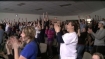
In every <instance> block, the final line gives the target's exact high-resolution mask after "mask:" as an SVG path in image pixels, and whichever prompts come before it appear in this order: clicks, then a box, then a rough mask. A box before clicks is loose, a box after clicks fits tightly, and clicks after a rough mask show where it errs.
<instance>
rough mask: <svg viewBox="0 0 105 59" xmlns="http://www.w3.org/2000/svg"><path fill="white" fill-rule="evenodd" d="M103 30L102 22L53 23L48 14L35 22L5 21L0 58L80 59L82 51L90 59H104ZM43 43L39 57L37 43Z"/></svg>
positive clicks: (0, 34) (1, 29)
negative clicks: (57, 56)
mask: <svg viewBox="0 0 105 59" xmlns="http://www.w3.org/2000/svg"><path fill="white" fill-rule="evenodd" d="M104 27H105V19H102V20H95V19H92V21H91V22H90V23H87V21H85V20H84V19H80V17H79V20H78V21H75V20H74V21H71V20H68V21H63V22H62V21H55V22H53V21H51V20H49V18H48V14H47V13H46V14H44V13H43V18H42V19H40V20H36V21H27V20H26V21H19V20H18V22H16V21H14V22H11V21H7V20H4V21H2V23H1V24H0V49H1V53H0V54H1V55H4V56H0V58H4V59H7V58H8V59H36V58H37V57H41V58H42V59H52V58H53V56H54V55H56V54H57V55H59V59H82V58H83V54H84V52H88V53H90V54H91V55H93V57H92V59H103V58H104V57H103V55H105V50H104V49H105V29H104ZM54 40H56V41H57V44H56V46H57V47H56V48H55V47H54V46H53V43H54ZM45 41H47V43H46V44H47V50H46V52H45V54H42V53H41V51H40V43H45ZM4 46H5V47H4ZM4 50H6V51H4ZM42 55H44V57H43V56H42ZM6 56H7V57H6ZM45 56H46V57H45Z"/></svg>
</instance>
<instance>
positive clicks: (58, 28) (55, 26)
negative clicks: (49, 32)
mask: <svg viewBox="0 0 105 59" xmlns="http://www.w3.org/2000/svg"><path fill="white" fill-rule="evenodd" d="M54 28H55V31H56V32H57V33H58V32H60V29H61V28H60V26H59V25H58V24H57V23H55V24H54Z"/></svg>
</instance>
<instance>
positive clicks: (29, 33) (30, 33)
mask: <svg viewBox="0 0 105 59" xmlns="http://www.w3.org/2000/svg"><path fill="white" fill-rule="evenodd" d="M22 31H23V32H24V34H25V37H27V38H28V39H30V40H33V39H34V38H35V32H36V31H35V28H34V27H32V26H26V27H24V28H23V29H22Z"/></svg>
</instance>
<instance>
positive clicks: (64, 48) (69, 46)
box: [54, 21, 78, 59]
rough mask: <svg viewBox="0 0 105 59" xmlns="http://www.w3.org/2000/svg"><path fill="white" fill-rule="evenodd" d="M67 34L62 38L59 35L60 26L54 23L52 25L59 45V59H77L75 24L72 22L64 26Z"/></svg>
mask: <svg viewBox="0 0 105 59" xmlns="http://www.w3.org/2000/svg"><path fill="white" fill-rule="evenodd" d="M66 27H67V31H68V33H65V34H64V35H63V36H62V35H61V33H60V30H61V29H60V26H58V24H57V23H56V24H55V25H54V28H55V31H56V34H57V39H58V42H59V43H60V59H76V58H77V50H76V47H77V42H78V36H77V34H76V32H75V31H76V30H77V29H76V28H77V26H76V23H75V22H74V21H69V22H68V23H67V24H66Z"/></svg>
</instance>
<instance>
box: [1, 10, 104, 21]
mask: <svg viewBox="0 0 105 59" xmlns="http://www.w3.org/2000/svg"><path fill="white" fill-rule="evenodd" d="M88 15H90V16H91V17H92V18H94V16H95V15H98V16H101V18H105V8H103V9H101V10H98V11H95V12H93V13H91V14H88ZM88 15H87V16H88ZM39 16H40V15H37V14H18V17H16V13H0V20H4V19H7V18H8V19H10V20H14V19H15V20H18V19H19V18H20V19H21V20H22V18H23V20H25V19H26V18H27V21H29V20H30V21H32V20H37V19H39ZM55 17H57V19H58V20H61V21H64V20H78V15H75V16H50V15H49V19H54V18H55ZM80 18H86V15H80Z"/></svg>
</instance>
